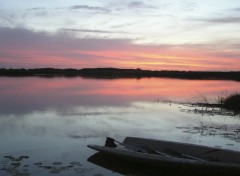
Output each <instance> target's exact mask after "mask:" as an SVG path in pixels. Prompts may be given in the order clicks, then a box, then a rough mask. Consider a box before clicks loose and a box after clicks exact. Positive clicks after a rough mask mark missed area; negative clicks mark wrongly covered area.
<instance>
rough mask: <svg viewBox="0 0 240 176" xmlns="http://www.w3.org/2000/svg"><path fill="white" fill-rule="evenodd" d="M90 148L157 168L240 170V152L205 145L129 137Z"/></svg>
mask: <svg viewBox="0 0 240 176" xmlns="http://www.w3.org/2000/svg"><path fill="white" fill-rule="evenodd" d="M116 143H117V144H118V145H117V144H116ZM88 147H89V148H91V149H94V150H96V151H99V152H101V153H103V154H108V155H110V156H113V157H117V158H121V159H125V160H129V161H134V162H138V163H144V164H148V165H154V166H159V165H162V164H178V165H193V166H204V167H205V166H207V167H221V168H231V169H233V168H235V169H240V152H237V151H232V150H227V149H219V148H214V147H207V146H201V145H194V144H187V143H179V142H171V141H163V140H154V139H144V138H135V137H126V138H125V139H124V141H123V142H118V141H116V140H114V139H112V138H107V140H106V143H105V146H99V145H88Z"/></svg>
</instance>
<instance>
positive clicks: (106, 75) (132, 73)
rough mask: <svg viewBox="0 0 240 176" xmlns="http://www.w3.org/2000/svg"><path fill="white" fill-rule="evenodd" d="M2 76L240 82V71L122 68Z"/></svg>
mask: <svg viewBox="0 0 240 176" xmlns="http://www.w3.org/2000/svg"><path fill="white" fill-rule="evenodd" d="M0 76H1V77H2V76H9V77H25V76H38V77H58V76H63V77H85V78H97V79H117V78H137V79H140V78H154V77H155V78H177V79H192V80H232V81H240V71H223V72H220V71H174V70H173V71H172V70H160V71H152V70H142V69H120V68H83V69H70V68H68V69H56V68H34V69H24V68H21V69H6V68H0Z"/></svg>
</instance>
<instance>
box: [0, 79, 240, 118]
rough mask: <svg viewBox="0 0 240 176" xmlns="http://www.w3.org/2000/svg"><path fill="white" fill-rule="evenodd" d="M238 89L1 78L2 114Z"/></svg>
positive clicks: (192, 83)
mask: <svg viewBox="0 0 240 176" xmlns="http://www.w3.org/2000/svg"><path fill="white" fill-rule="evenodd" d="M239 87H240V83H239V82H234V81H211V80H208V81H203V80H202V81H199V80H178V79H162V78H149V79H147V78H144V79H140V80H138V79H116V80H99V79H96V80H95V79H82V78H71V79H69V78H51V79H47V78H39V77H21V78H13V77H10V78H9V77H1V78H0V97H1V100H0V113H1V114H3V115H4V114H17V115H18V114H28V113H33V112H36V111H41V112H42V111H48V110H51V109H56V110H57V111H59V112H63V113H64V112H65V111H68V109H69V108H70V110H71V108H72V107H75V106H90V107H93V106H126V105H128V104H129V103H131V102H137V101H153V100H156V99H160V100H163V99H167V100H171V101H193V100H194V99H196V98H199V95H198V93H201V94H202V95H204V96H206V97H208V98H209V99H211V98H213V97H217V96H218V94H219V93H221V92H224V91H226V90H227V91H228V92H229V93H231V92H236V91H237V90H238V88H239Z"/></svg>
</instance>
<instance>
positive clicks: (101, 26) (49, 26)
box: [0, 0, 240, 71]
mask: <svg viewBox="0 0 240 176" xmlns="http://www.w3.org/2000/svg"><path fill="white" fill-rule="evenodd" d="M43 67H51V68H76V69H80V68H93V67H117V68H141V69H149V70H195V71H199V70H200V71H205V70H212V71H240V1H239V0H201V1H194V0H121V1H117V0H68V1H66V0H55V1H48V0H34V1H33V0H21V1H19V0H7V1H6V0H0V68H43Z"/></svg>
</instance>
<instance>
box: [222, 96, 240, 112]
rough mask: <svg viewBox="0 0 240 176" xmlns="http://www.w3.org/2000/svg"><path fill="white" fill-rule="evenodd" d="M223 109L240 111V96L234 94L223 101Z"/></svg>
mask: <svg viewBox="0 0 240 176" xmlns="http://www.w3.org/2000/svg"><path fill="white" fill-rule="evenodd" d="M223 107H224V108H226V109H229V110H234V111H240V94H239V93H236V94H232V95H229V96H228V97H226V98H224V100H223Z"/></svg>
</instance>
